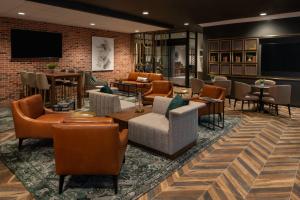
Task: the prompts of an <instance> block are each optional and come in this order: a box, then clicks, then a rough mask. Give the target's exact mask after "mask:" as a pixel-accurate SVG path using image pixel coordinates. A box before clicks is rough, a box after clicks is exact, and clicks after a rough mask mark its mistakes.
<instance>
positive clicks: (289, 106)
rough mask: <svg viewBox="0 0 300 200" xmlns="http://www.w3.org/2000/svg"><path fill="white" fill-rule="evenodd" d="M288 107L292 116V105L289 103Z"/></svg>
mask: <svg viewBox="0 0 300 200" xmlns="http://www.w3.org/2000/svg"><path fill="white" fill-rule="evenodd" d="M288 109H289V115H290V116H291V115H292V113H291V105H290V104H289V105H288Z"/></svg>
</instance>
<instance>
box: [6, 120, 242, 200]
mask: <svg viewBox="0 0 300 200" xmlns="http://www.w3.org/2000/svg"><path fill="white" fill-rule="evenodd" d="M239 122H240V118H239V117H226V120H225V128H224V129H219V128H217V129H216V130H215V131H212V130H209V129H206V128H204V127H202V126H199V130H198V135H199V137H198V140H197V144H196V145H195V146H194V147H193V148H191V149H190V150H188V151H187V152H185V153H184V154H182V155H181V156H179V157H178V158H176V159H175V160H170V159H167V158H165V157H162V156H160V155H157V154H155V153H153V152H150V151H147V150H145V149H143V148H139V147H136V146H133V145H130V144H129V145H128V147H127V151H126V163H125V164H124V165H123V167H122V170H121V174H120V176H119V193H118V195H114V191H113V183H112V178H111V177H106V176H68V177H67V179H66V181H65V187H64V192H63V194H62V195H59V194H58V176H57V175H56V173H55V162H54V149H53V144H52V141H51V140H34V139H28V140H25V141H24V145H23V149H22V150H21V151H20V152H19V151H18V149H17V140H13V141H7V142H5V143H3V144H1V146H0V155H1V160H2V161H3V163H4V164H6V165H7V167H8V168H9V169H11V171H12V172H13V173H14V174H15V175H16V176H17V177H18V179H19V180H20V181H21V182H22V183H23V184H24V186H25V187H26V188H27V189H28V191H30V192H31V193H32V194H33V195H34V197H35V198H36V199H51V200H52V199H53V200H54V199H104V200H107V199H136V198H138V197H139V196H140V195H142V194H143V193H145V192H147V191H149V190H150V189H151V188H153V187H155V186H156V185H157V184H158V183H160V182H161V181H162V180H163V179H165V178H166V177H168V176H169V175H170V174H171V173H172V172H173V171H174V170H176V169H178V168H180V167H181V166H183V165H184V163H185V162H187V161H188V160H190V159H191V158H192V157H193V156H195V155H196V154H197V153H198V152H199V151H202V150H204V149H205V148H207V147H208V146H209V145H211V144H212V143H213V142H215V141H216V140H217V139H218V138H219V137H220V136H222V135H224V134H226V133H228V132H229V131H230V130H231V129H232V128H233V127H234V126H236V125H237V124H238V123H239Z"/></svg>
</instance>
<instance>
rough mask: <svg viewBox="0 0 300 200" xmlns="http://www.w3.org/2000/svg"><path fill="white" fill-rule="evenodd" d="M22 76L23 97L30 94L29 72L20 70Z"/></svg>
mask: <svg viewBox="0 0 300 200" xmlns="http://www.w3.org/2000/svg"><path fill="white" fill-rule="evenodd" d="M20 77H21V84H22V93H23V97H26V96H28V87H29V86H28V83H27V80H28V78H27V77H28V74H27V72H26V71H21V72H20Z"/></svg>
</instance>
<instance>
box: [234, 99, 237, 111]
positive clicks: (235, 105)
mask: <svg viewBox="0 0 300 200" xmlns="http://www.w3.org/2000/svg"><path fill="white" fill-rule="evenodd" d="M236 102H237V100H236V99H235V100H234V105H233V107H234V110H235V106H236Z"/></svg>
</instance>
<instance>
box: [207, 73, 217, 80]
mask: <svg viewBox="0 0 300 200" xmlns="http://www.w3.org/2000/svg"><path fill="white" fill-rule="evenodd" d="M208 75H209V76H210V79H211V81H215V76H216V75H215V74H214V73H209V74H208Z"/></svg>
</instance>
